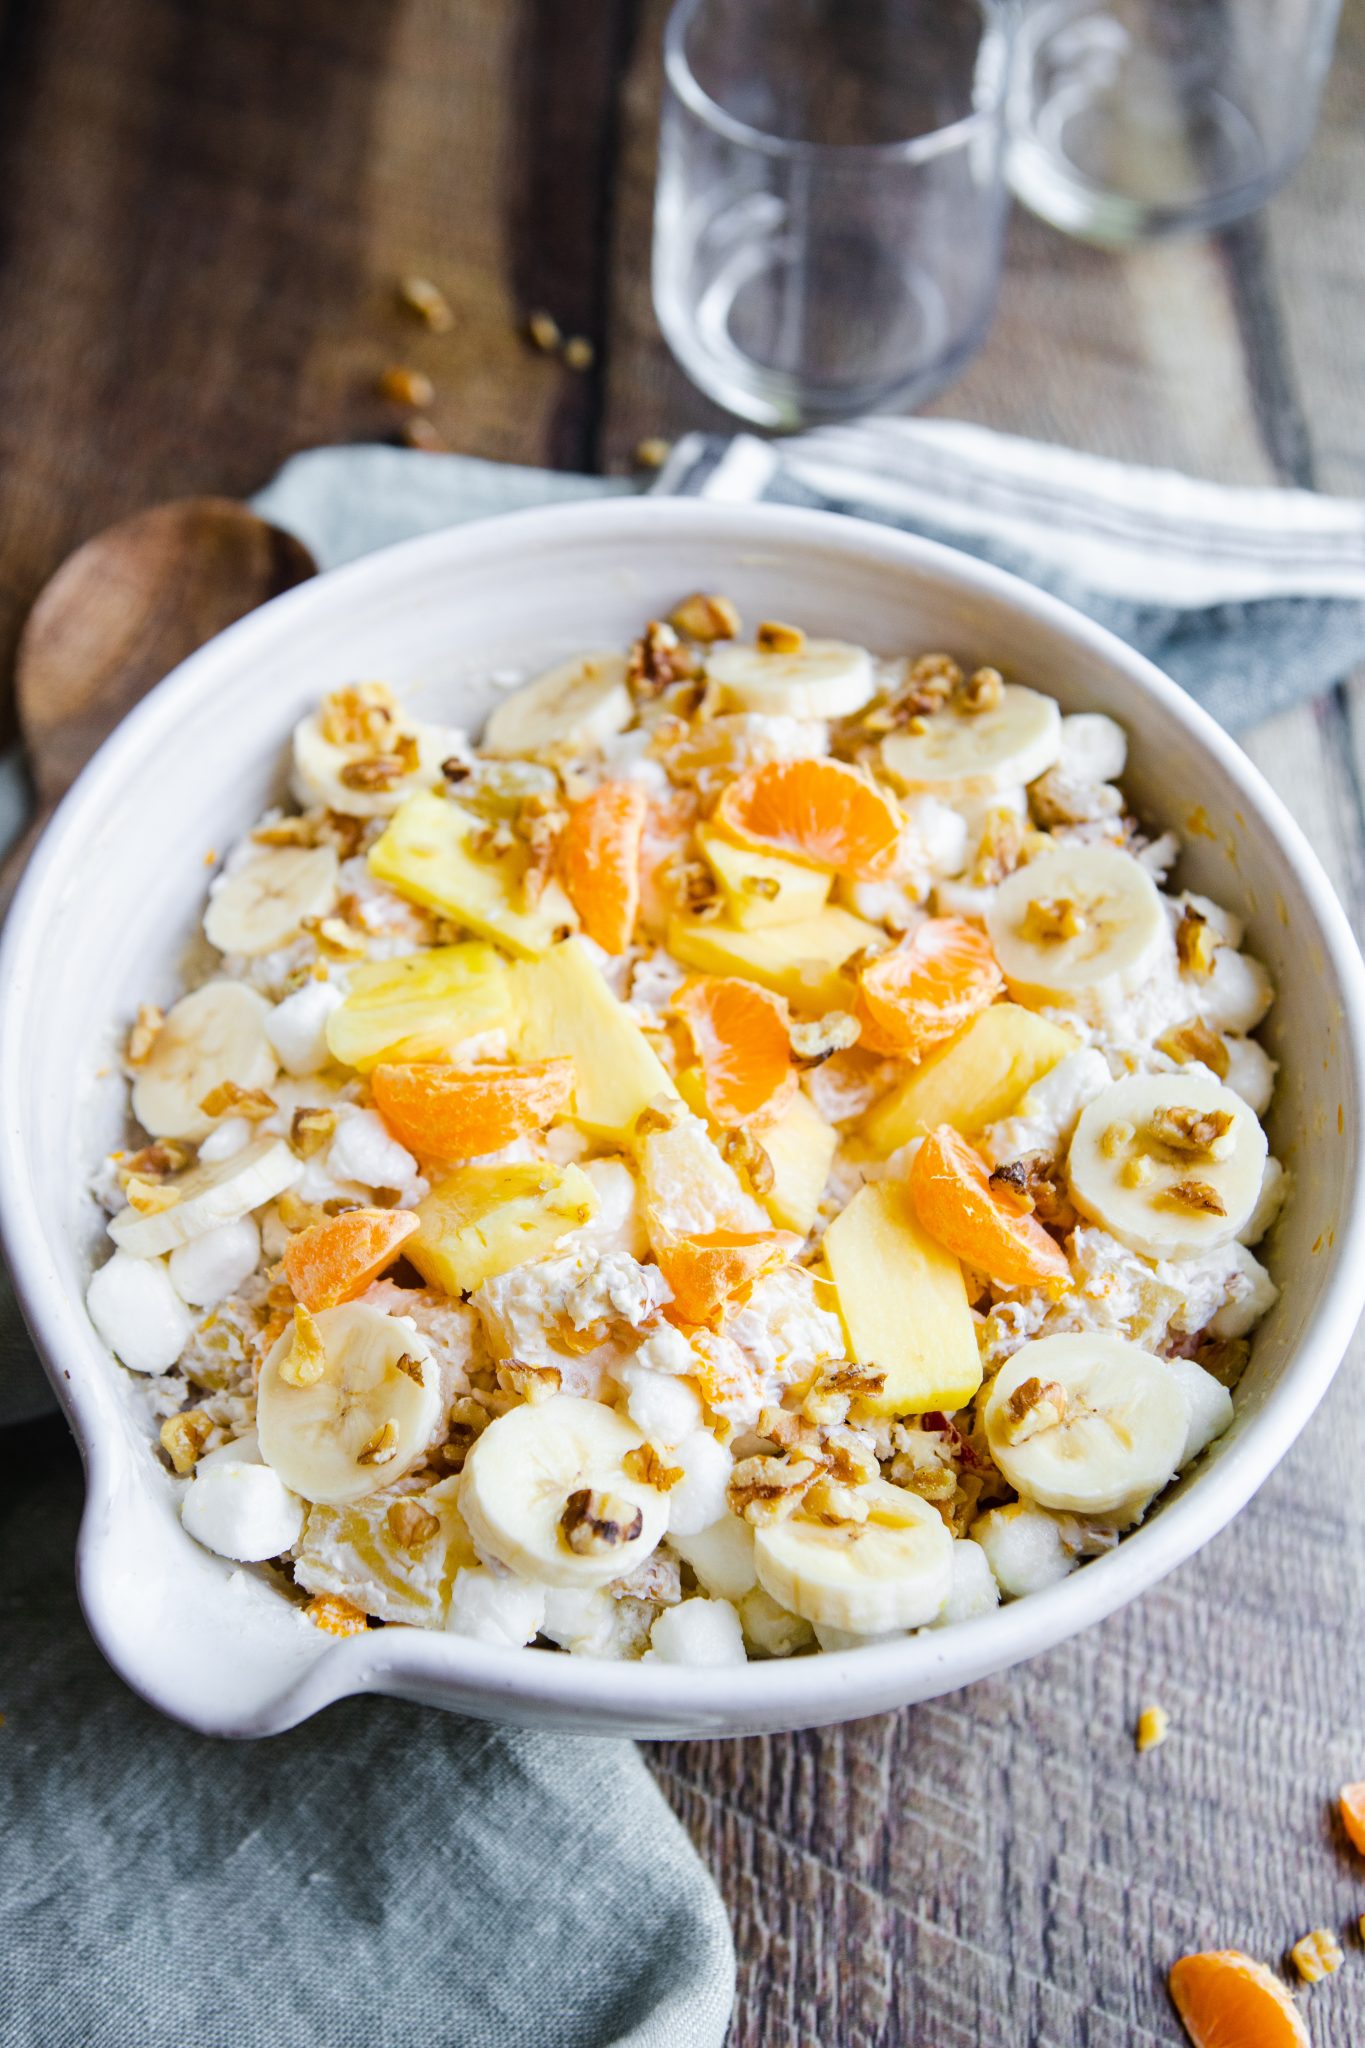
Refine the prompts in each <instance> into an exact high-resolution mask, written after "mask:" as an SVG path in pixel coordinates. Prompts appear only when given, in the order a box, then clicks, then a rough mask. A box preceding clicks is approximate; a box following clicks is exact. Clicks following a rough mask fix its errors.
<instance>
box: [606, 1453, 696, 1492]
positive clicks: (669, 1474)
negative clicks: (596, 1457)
mask: <svg viewBox="0 0 1365 2048" xmlns="http://www.w3.org/2000/svg"><path fill="white" fill-rule="evenodd" d="M621 1464H622V1466H623V1468H624V1470H625V1472H626V1474H627V1476H628V1477H629V1478H631V1479H638V1480H639V1481H640V1484H641V1485H642V1486H652V1487H653V1488H654V1490H655V1492H656V1493H671V1492H672V1490H673V1488H674V1487H675V1486H677V1485H678V1484H679V1482H680V1481H681V1479H682V1478H683V1468H682V1466H681V1465H670V1464H669V1462H668V1454H667V1452H666V1451H661V1450H660V1449H659V1447H658V1445H657V1444H649V1443H645V1444H639V1445H637V1447H636V1448H635V1449H634V1450H633V1451H627V1452H626V1454H625V1456H624V1458H622V1460H621Z"/></svg>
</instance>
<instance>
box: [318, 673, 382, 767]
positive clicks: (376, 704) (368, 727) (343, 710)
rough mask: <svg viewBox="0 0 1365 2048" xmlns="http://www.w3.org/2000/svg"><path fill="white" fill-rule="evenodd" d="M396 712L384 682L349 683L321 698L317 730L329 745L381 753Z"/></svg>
mask: <svg viewBox="0 0 1365 2048" xmlns="http://www.w3.org/2000/svg"><path fill="white" fill-rule="evenodd" d="M397 713H398V701H397V699H396V698H395V696H394V694H393V691H392V690H391V689H390V688H389V686H388V684H387V683H352V684H351V685H350V687H349V688H348V689H345V690H333V691H332V692H331V694H330V696H327V697H324V698H323V700H322V709H321V711H320V712H319V714H318V729H319V731H320V732H321V734H322V737H323V738H324V739H325V740H326V741H327V743H328V745H329V746H333V747H368V748H369V749H370V750H371V752H372V753H376V754H377V753H382V752H383V750H384V748H385V746H386V745H387V743H388V739H389V735H390V733H391V732H392V730H393V727H394V726H395V724H396V723H397Z"/></svg>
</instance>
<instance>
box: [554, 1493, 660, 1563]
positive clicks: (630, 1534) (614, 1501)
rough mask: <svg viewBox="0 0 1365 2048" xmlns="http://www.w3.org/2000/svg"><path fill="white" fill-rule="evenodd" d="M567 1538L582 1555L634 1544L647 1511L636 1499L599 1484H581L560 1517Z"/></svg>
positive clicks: (572, 1548)
mask: <svg viewBox="0 0 1365 2048" xmlns="http://www.w3.org/2000/svg"><path fill="white" fill-rule="evenodd" d="M559 1526H560V1528H561V1529H562V1530H563V1532H564V1541H565V1542H566V1543H567V1544H568V1546H569V1548H570V1550H572V1551H575V1552H577V1554H578V1556H580V1557H592V1556H594V1555H595V1554H598V1553H600V1552H602V1551H604V1550H619V1549H621V1548H622V1546H623V1545H625V1544H627V1543H633V1542H634V1541H635V1539H636V1537H637V1536H638V1535H639V1534H640V1532H641V1530H642V1529H643V1528H644V1526H645V1518H644V1511H643V1510H642V1509H641V1508H640V1507H639V1506H638V1505H637V1503H636V1502H635V1501H633V1500H623V1499H622V1498H621V1496H620V1495H619V1494H615V1493H608V1492H606V1491H605V1490H604V1489H602V1488H600V1487H594V1486H581V1487H580V1488H579V1489H578V1491H577V1492H576V1493H571V1494H570V1495H569V1498H568V1500H567V1501H566V1502H565V1503H564V1512H563V1514H562V1515H561V1516H560V1518H559Z"/></svg>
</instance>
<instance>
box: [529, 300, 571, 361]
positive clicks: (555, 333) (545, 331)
mask: <svg viewBox="0 0 1365 2048" xmlns="http://www.w3.org/2000/svg"><path fill="white" fill-rule="evenodd" d="M526 335H527V339H528V340H529V341H531V342H532V343H533V344H534V346H535V347H536V348H538V349H539V350H540V351H541V353H542V354H543V355H547V356H548V355H553V354H554V353H555V351H556V349H557V348H558V347H559V345H560V342H561V341H562V340H563V338H564V337H563V336H562V335H561V333H560V331H559V322H558V321H557V320H556V319H555V316H554V314H553V313H547V312H546V311H545V310H544V308H543V307H539V308H537V310H536V311H535V312H534V313H529V314H528V315H527V318H526Z"/></svg>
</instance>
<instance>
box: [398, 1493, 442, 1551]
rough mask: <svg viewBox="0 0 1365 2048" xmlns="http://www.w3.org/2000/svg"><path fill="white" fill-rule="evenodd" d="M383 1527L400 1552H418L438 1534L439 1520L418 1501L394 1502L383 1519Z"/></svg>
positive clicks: (438, 1517)
mask: <svg viewBox="0 0 1365 2048" xmlns="http://www.w3.org/2000/svg"><path fill="white" fill-rule="evenodd" d="M384 1522H385V1526H386V1527H387V1529H388V1532H389V1534H390V1536H392V1538H393V1540H394V1542H395V1543H396V1544H397V1545H398V1548H399V1549H400V1550H420V1549H421V1548H422V1545H423V1544H424V1543H430V1541H431V1539H432V1537H433V1536H437V1535H439V1534H440V1529H441V1518H440V1516H439V1515H433V1514H432V1512H431V1509H430V1508H424V1507H423V1506H422V1504H421V1502H420V1501H415V1500H412V1499H408V1500H396V1501H394V1502H393V1503H392V1505H391V1506H390V1508H389V1511H388V1513H387V1514H386V1515H385V1517H384Z"/></svg>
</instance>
